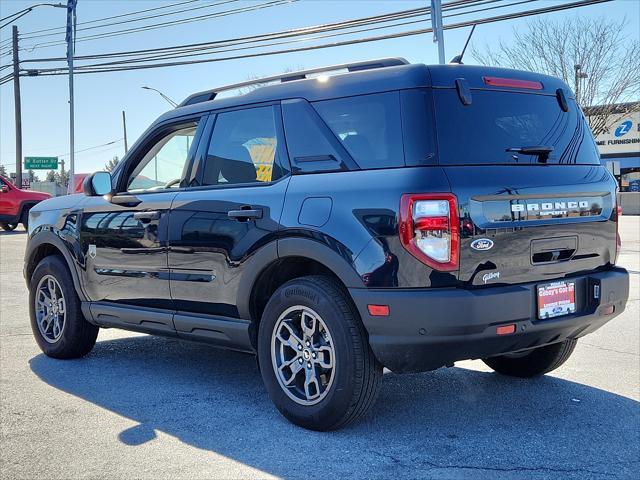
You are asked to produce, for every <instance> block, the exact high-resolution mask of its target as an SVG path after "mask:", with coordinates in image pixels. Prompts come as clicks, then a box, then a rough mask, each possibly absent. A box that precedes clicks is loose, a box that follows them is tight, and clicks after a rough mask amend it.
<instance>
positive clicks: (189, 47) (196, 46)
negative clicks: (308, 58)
mask: <svg viewBox="0 0 640 480" xmlns="http://www.w3.org/2000/svg"><path fill="white" fill-rule="evenodd" d="M499 1H502V0H458V1H453V2H449V3H447V4H445V6H444V9H445V10H446V11H449V10H457V9H461V8H467V7H468V6H469V5H470V4H472V5H483V4H488V3H496V2H499ZM531 1H539V0H523V2H531ZM523 2H518V3H523ZM512 5H513V4H512ZM504 6H505V5H501V6H496V7H493V8H499V7H504ZM506 6H510V5H506ZM429 11H430V9H429V8H428V7H423V8H415V9H409V10H401V11H398V12H392V13H385V14H380V15H375V16H370V17H363V18H357V19H351V20H346V21H341V22H335V23H328V24H322V25H315V26H310V27H302V28H296V29H290V30H282V31H278V32H272V33H267V34H258V35H251V36H245V37H237V38H233V39H224V40H217V41H213V42H202V43H192V44H186V45H177V46H172V47H159V48H149V49H143V50H132V51H125V52H109V53H104V54H93V55H85V56H76V57H74V59H75V60H78V61H81V60H87V59H101V58H113V57H117V56H124V57H127V56H135V55H140V54H144V53H160V52H164V53H186V52H188V51H199V50H206V49H210V48H213V47H216V46H228V45H236V44H242V43H250V42H249V41H259V40H269V39H276V38H285V37H289V36H296V35H303V34H310V33H318V32H321V31H331V30H337V29H341V28H349V27H352V26H359V25H363V24H366V23H374V22H386V21H392V20H398V19H402V18H411V17H417V16H421V15H426V14H427V13H429ZM466 13H473V11H470V12H461V13H459V14H455V15H462V14H466ZM451 16H453V14H452V15H451ZM245 41H247V42H245ZM53 61H66V57H54V58H40V59H30V60H23V63H29V62H32V63H33V62H53Z"/></svg>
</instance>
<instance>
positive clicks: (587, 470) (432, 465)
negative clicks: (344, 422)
mask: <svg viewBox="0 0 640 480" xmlns="http://www.w3.org/2000/svg"><path fill="white" fill-rule="evenodd" d="M371 453H373V454H375V455H378V456H379V457H383V458H387V459H389V460H391V461H392V462H393V463H395V464H398V465H401V464H402V463H405V465H404V466H408V465H407V464H409V463H410V464H416V463H418V464H422V465H427V466H429V467H430V469H431V470H436V469H443V470H477V471H483V470H484V471H489V472H548V473H585V474H592V475H604V476H608V477H615V476H616V475H615V474H613V473H610V472H607V471H602V470H593V469H592V468H589V467H576V468H556V467H545V466H539V467H524V466H513V467H489V466H483V465H465V464H439V463H436V462H431V461H429V460H425V459H422V458H421V459H415V458H414V459H411V460H408V461H405V462H403V461H402V460H401V459H399V458H398V457H396V456H394V455H392V454H390V453H382V452H378V451H375V450H372V451H371Z"/></svg>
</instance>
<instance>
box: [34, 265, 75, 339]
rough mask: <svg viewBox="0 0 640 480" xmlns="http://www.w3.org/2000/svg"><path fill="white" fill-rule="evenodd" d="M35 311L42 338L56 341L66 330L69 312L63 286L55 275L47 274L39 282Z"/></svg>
mask: <svg viewBox="0 0 640 480" xmlns="http://www.w3.org/2000/svg"><path fill="white" fill-rule="evenodd" d="M35 311H36V322H37V324H38V330H40V334H41V335H42V338H44V339H45V340H46V341H47V342H49V343H56V342H57V341H58V340H59V339H60V337H61V336H62V332H63V331H64V326H65V319H66V314H67V312H66V303H65V299H64V294H63V293H62V288H61V287H60V284H59V283H58V281H57V280H56V279H55V277H54V276H53V275H45V276H44V277H42V278H41V279H40V282H38V288H37V290H36V296H35Z"/></svg>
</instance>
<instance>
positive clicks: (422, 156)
mask: <svg viewBox="0 0 640 480" xmlns="http://www.w3.org/2000/svg"><path fill="white" fill-rule="evenodd" d="M400 103H401V106H402V107H401V108H402V136H403V138H404V158H405V161H406V162H407V165H412V166H413V165H435V163H436V155H435V145H436V142H435V138H434V132H435V122H434V120H433V99H432V98H431V89H427V88H421V89H412V90H404V91H402V92H400Z"/></svg>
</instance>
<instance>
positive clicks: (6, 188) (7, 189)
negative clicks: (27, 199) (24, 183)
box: [0, 185, 9, 193]
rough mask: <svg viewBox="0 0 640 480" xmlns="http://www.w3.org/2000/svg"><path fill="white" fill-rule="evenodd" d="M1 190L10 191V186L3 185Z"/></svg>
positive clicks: (3, 191) (2, 191)
mask: <svg viewBox="0 0 640 480" xmlns="http://www.w3.org/2000/svg"><path fill="white" fill-rule="evenodd" d="M0 192H1V193H9V187H7V186H6V185H2V188H0Z"/></svg>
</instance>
